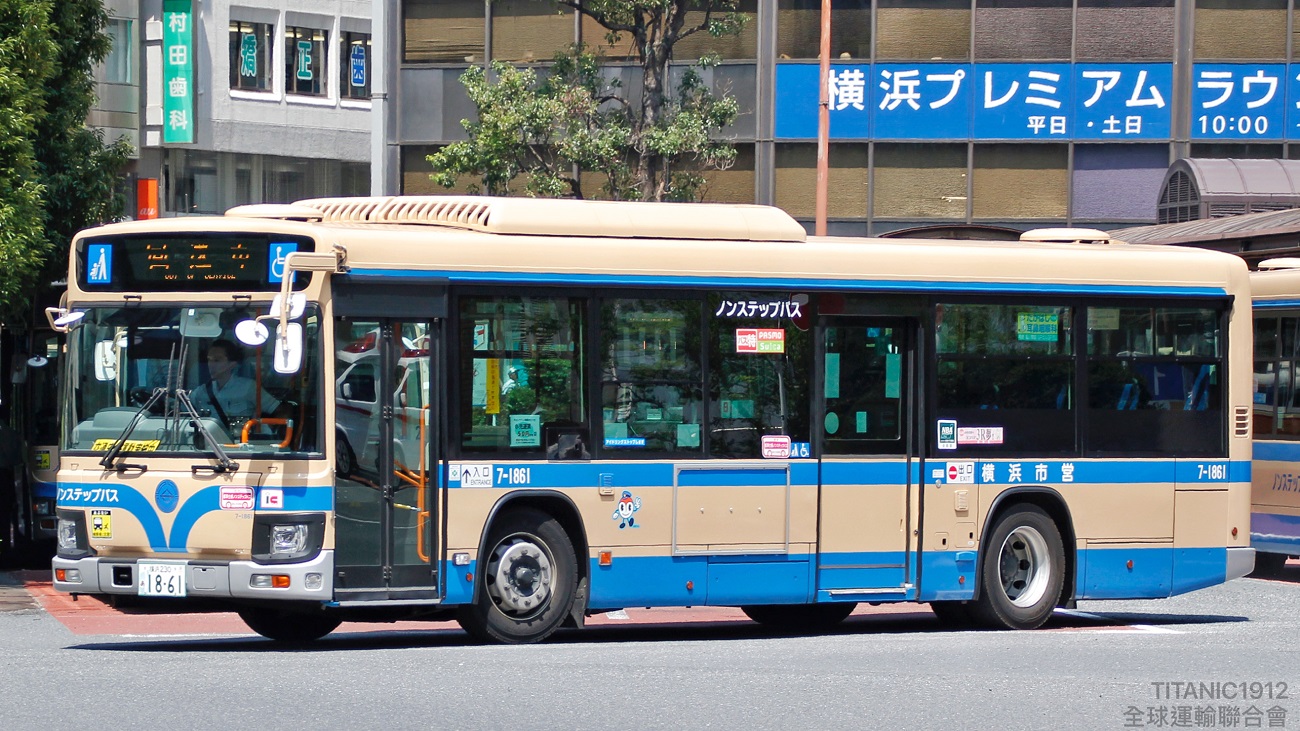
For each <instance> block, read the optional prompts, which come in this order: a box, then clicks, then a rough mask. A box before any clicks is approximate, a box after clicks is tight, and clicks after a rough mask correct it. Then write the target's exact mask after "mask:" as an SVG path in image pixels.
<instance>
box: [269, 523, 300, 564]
mask: <svg viewBox="0 0 1300 731" xmlns="http://www.w3.org/2000/svg"><path fill="white" fill-rule="evenodd" d="M306 547H307V526H305V525H303V524H302V523H292V524H290V525H273V526H271V558H285V557H288V556H293V555H296V554H300V553H302V552H303V549H305V548H306Z"/></svg>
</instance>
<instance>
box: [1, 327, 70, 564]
mask: <svg viewBox="0 0 1300 731" xmlns="http://www.w3.org/2000/svg"><path fill="white" fill-rule="evenodd" d="M61 347H62V340H61V339H60V337H59V335H58V334H57V333H55V332H53V331H51V330H48V329H46V328H45V327H44V326H43V323H42V326H41V327H36V328H27V327H0V356H2V357H3V360H4V362H6V363H8V364H9V368H8V369H7V370H6V371H5V372H4V373H3V375H0V383H2V384H3V386H4V397H3V398H2V399H0V405H2V407H3V421H4V426H3V428H2V430H3V433H4V437H3V438H5V439H9V440H13V443H11V444H6V445H5V446H4V447H3V448H0V454H3V455H4V458H3V459H0V479H3V480H5V482H6V485H4V486H0V487H3V489H0V495H3V500H4V504H3V505H0V561H3V562H4V563H5V564H6V565H10V566H23V565H29V564H32V565H34V564H35V562H37V561H39V562H41V563H44V562H45V561H48V560H49V558H50V556H51V555H52V554H53V553H54V534H55V525H56V523H55V517H54V503H55V495H56V493H55V476H54V475H55V467H56V464H57V459H56V458H55V456H54V455H56V454H57V451H58V441H59V440H58V425H57V421H56V419H55V418H54V415H55V414H57V413H58V403H57V400H58V370H59V369H58V363H59V354H60V350H61ZM10 485H12V487H10Z"/></svg>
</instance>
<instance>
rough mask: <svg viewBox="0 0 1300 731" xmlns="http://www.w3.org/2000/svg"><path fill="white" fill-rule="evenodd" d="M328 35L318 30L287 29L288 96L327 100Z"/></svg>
mask: <svg viewBox="0 0 1300 731" xmlns="http://www.w3.org/2000/svg"><path fill="white" fill-rule="evenodd" d="M326 35H327V33H326V31H323V30H317V29H316V28H298V27H295V26H288V27H286V28H285V29H284V90H285V93H287V94H299V95H302V96H325V92H326V87H325V48H326V46H325V39H326Z"/></svg>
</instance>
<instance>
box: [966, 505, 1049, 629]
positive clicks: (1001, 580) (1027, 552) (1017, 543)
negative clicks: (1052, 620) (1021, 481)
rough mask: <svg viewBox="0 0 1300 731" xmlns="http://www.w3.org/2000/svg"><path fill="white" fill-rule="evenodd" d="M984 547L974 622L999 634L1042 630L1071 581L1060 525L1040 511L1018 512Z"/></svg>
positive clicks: (1009, 516)
mask: <svg viewBox="0 0 1300 731" xmlns="http://www.w3.org/2000/svg"><path fill="white" fill-rule="evenodd" d="M984 546H985V550H984V552H983V556H982V558H981V561H980V596H979V599H978V600H976V601H975V602H973V603H971V605H970V611H971V616H972V618H973V619H975V620H976V621H977V622H978V623H980V624H983V625H986V626H988V627H993V628H997V629H1034V628H1036V627H1041V626H1042V625H1043V623H1044V622H1046V621H1047V620H1048V618H1049V617H1051V616H1052V610H1053V609H1054V608H1055V607H1056V603H1057V600H1058V599H1059V598H1060V596H1061V586H1062V584H1063V582H1064V580H1065V547H1064V545H1063V544H1062V541H1061V531H1060V529H1058V528H1057V527H1056V523H1055V521H1053V520H1052V518H1051V516H1049V515H1048V514H1047V513H1046V512H1045V511H1044V510H1043V509H1042V508H1039V507H1038V506H1036V505H1020V506H1018V507H1014V508H1012V509H1010V510H1009V511H1007V512H1006V513H1004V514H1003V515H1002V517H1001V518H999V519H998V522H997V524H996V525H995V526H994V528H993V532H992V533H991V534H990V535H989V539H988V541H986V542H985V544H984Z"/></svg>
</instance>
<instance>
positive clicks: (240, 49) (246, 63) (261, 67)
mask: <svg viewBox="0 0 1300 731" xmlns="http://www.w3.org/2000/svg"><path fill="white" fill-rule="evenodd" d="M271 30H272V26H271V25H270V24H269V23H248V22H245V21H242V20H232V21H230V88H232V89H245V90H248V91H271V48H272V46H273V45H274V44H273V43H272V38H271Z"/></svg>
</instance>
